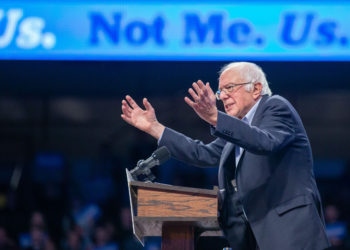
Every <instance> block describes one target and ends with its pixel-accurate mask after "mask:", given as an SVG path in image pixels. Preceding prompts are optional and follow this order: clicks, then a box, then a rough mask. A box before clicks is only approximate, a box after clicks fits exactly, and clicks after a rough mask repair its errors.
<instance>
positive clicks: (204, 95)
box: [185, 80, 218, 126]
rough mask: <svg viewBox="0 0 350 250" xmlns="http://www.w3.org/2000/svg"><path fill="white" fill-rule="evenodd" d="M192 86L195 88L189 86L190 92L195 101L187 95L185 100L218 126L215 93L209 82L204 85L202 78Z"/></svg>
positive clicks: (199, 113) (202, 116) (212, 123)
mask: <svg viewBox="0 0 350 250" xmlns="http://www.w3.org/2000/svg"><path fill="white" fill-rule="evenodd" d="M192 87H193V89H194V90H193V89H192V88H189V89H188V93H189V94H190V95H191V97H192V98H193V101H192V100H191V99H190V98H188V97H187V96H186V97H185V102H186V103H187V104H188V105H190V106H191V108H193V110H194V111H195V112H196V113H197V115H198V116H199V117H200V118H202V119H203V120H205V121H206V122H208V123H209V124H211V125H213V126H216V121H217V117H218V110H217V107H216V98H215V94H214V92H213V90H212V89H211V88H210V85H209V83H207V84H206V85H204V83H203V82H202V81H201V80H198V81H197V82H194V83H193V84H192Z"/></svg>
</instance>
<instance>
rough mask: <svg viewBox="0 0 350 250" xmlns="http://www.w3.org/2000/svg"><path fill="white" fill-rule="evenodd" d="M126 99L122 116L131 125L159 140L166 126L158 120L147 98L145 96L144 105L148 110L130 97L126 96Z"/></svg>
mask: <svg viewBox="0 0 350 250" xmlns="http://www.w3.org/2000/svg"><path fill="white" fill-rule="evenodd" d="M125 99H126V100H122V112H123V114H122V115H121V117H122V118H123V120H124V121H126V122H127V123H129V124H130V125H132V126H134V127H136V128H138V129H140V130H142V131H144V132H146V133H148V134H150V135H151V136H153V137H154V138H156V139H157V140H158V139H159V138H160V137H161V135H162V134H163V131H164V129H165V127H164V126H163V125H162V124H161V123H159V122H158V120H157V117H156V114H155V112H154V108H153V107H152V105H151V104H150V103H149V102H148V100H147V99H146V98H143V105H144V106H145V108H146V110H143V109H141V108H140V107H139V105H137V103H136V102H135V101H134V100H133V99H132V98H131V97H130V96H128V95H127V96H126V98H125Z"/></svg>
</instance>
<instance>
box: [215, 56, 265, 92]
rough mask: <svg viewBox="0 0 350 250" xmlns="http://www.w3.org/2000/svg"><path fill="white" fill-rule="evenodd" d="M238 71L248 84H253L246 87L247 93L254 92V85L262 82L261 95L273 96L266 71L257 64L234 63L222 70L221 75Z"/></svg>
mask: <svg viewBox="0 0 350 250" xmlns="http://www.w3.org/2000/svg"><path fill="white" fill-rule="evenodd" d="M232 69H234V70H238V72H240V75H241V77H242V78H243V79H244V81H246V82H252V84H247V85H246V86H245V89H246V91H252V90H253V84H254V83H257V82H260V83H261V84H262V89H261V93H260V95H269V96H271V95H272V92H271V89H270V87H269V83H268V82H267V80H266V76H265V73H264V71H263V70H262V69H261V68H260V67H259V66H258V65H256V64H255V63H250V62H232V63H229V64H227V65H225V66H224V67H222V68H221V70H220V72H219V73H220V75H221V74H222V73H224V72H226V71H228V70H232Z"/></svg>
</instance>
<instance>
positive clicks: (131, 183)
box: [126, 169, 222, 250]
mask: <svg viewBox="0 0 350 250" xmlns="http://www.w3.org/2000/svg"><path fill="white" fill-rule="evenodd" d="M126 175H127V178H128V187H129V198H130V206H131V216H132V224H133V231H134V235H135V236H136V238H137V239H138V240H139V241H140V242H141V244H142V245H144V237H147V236H161V237H162V250H179V249H181V250H194V245H195V240H196V238H197V237H199V235H202V236H221V235H222V234H221V231H220V228H219V224H218V221H217V204H218V200H217V190H215V189H214V190H206V189H197V188H188V187H179V186H172V185H166V184H160V183H151V182H149V183H145V182H140V181H135V180H133V178H132V176H131V175H130V173H129V171H128V170H127V169H126Z"/></svg>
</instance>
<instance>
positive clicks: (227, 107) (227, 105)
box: [225, 103, 234, 110]
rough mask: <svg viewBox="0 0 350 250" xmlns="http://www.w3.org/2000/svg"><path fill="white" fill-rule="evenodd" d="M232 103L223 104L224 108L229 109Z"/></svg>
mask: <svg viewBox="0 0 350 250" xmlns="http://www.w3.org/2000/svg"><path fill="white" fill-rule="evenodd" d="M233 105H234V103H230V104H226V105H225V109H226V110H228V109H230V108H231V107H232V106H233Z"/></svg>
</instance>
